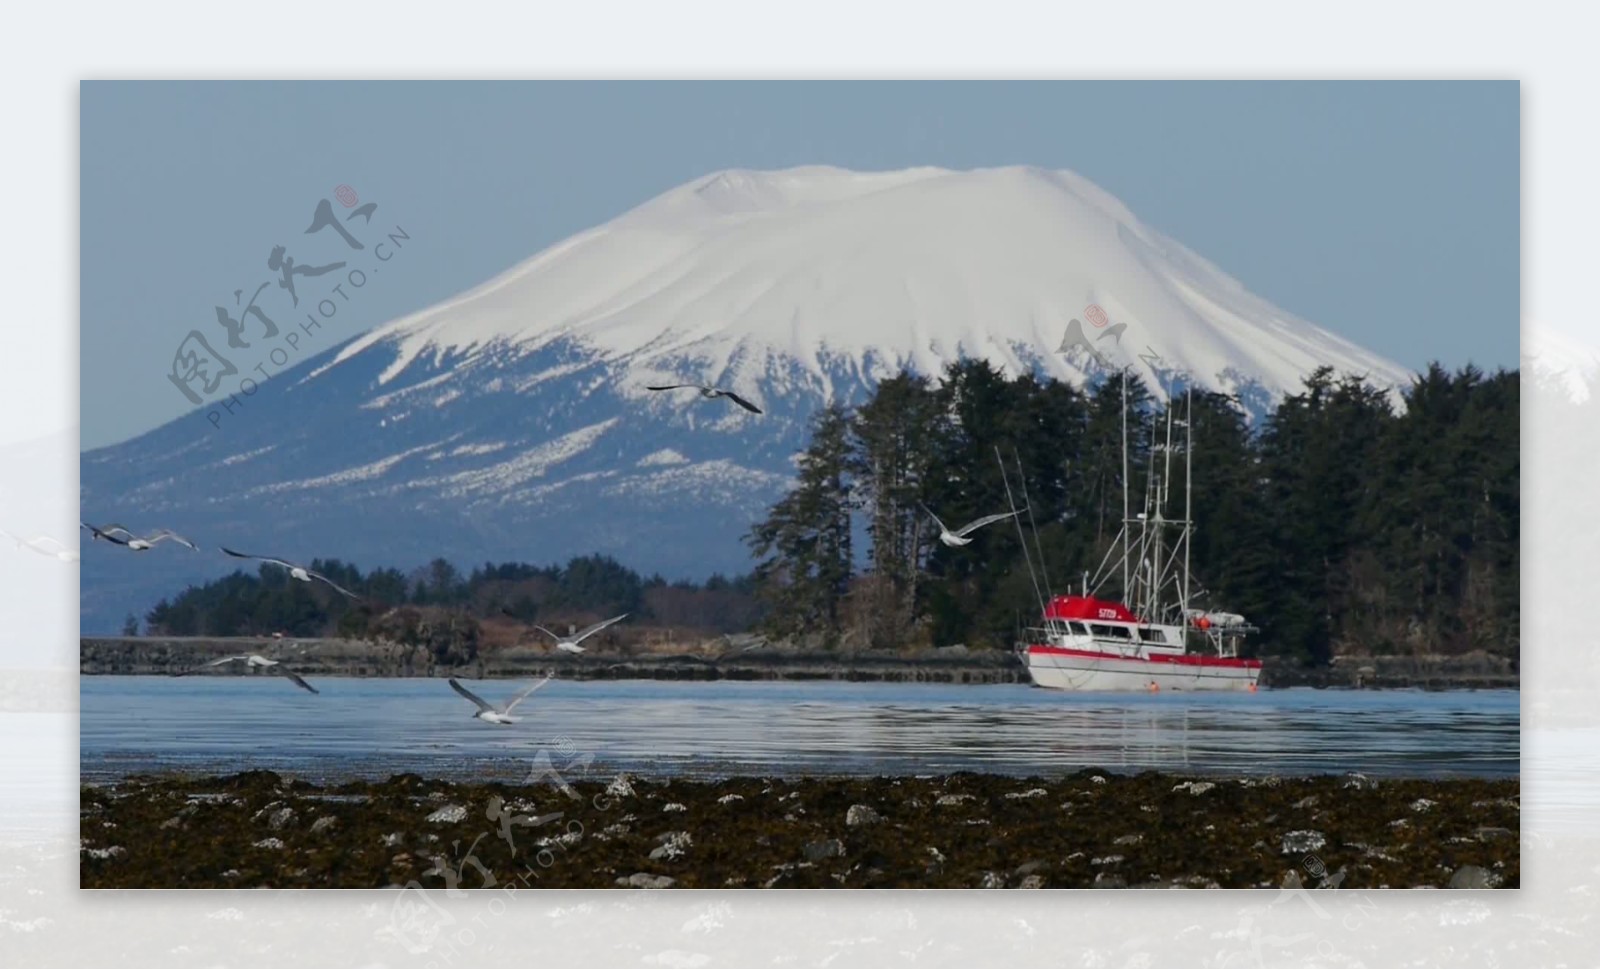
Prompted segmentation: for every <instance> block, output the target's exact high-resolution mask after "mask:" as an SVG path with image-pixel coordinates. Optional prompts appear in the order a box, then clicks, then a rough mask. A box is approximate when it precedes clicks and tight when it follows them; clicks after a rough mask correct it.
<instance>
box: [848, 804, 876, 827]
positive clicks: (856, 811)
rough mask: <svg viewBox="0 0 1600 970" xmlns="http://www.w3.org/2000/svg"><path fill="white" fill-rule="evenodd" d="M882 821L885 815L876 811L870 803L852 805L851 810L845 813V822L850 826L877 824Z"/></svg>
mask: <svg viewBox="0 0 1600 970" xmlns="http://www.w3.org/2000/svg"><path fill="white" fill-rule="evenodd" d="M881 821H883V816H882V815H879V814H878V813H877V812H876V811H874V810H873V808H872V806H870V805H851V806H850V810H849V811H848V812H845V815H844V824H845V825H848V826H849V827H850V828H856V827H857V826H861V825H876V824H877V823H879V822H881Z"/></svg>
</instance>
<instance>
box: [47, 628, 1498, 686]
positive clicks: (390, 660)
mask: <svg viewBox="0 0 1600 970" xmlns="http://www.w3.org/2000/svg"><path fill="white" fill-rule="evenodd" d="M239 653H264V654H267V655H268V656H275V657H282V658H283V659H285V660H286V661H292V663H293V665H294V669H295V670H297V671H298V672H300V673H302V674H304V675H306V676H308V677H309V676H325V677H326V676H344V677H467V678H471V679H479V680H481V679H491V678H516V677H526V676H529V675H530V674H535V673H538V674H543V673H547V672H551V671H554V672H555V674H556V676H558V677H563V678H566V679H569V680H746V681H749V680H836V681H858V682H874V681H876V682H894V683H940V684H1026V683H1029V682H1030V681H1029V678H1028V672H1027V670H1025V669H1024V668H1023V666H1022V664H1021V662H1020V661H1018V659H1017V658H1016V657H1015V656H1014V655H1012V654H1011V653H1008V652H1006V651H1001V650H968V649H966V648H965V647H944V648H938V649H934V650H926V651H921V652H920V653H916V654H902V653H892V652H855V653H844V654H840V653H817V652H801V651H795V650H788V649H782V648H777V647H770V646H766V647H762V648H760V649H745V650H740V651H737V652H725V653H722V654H706V653H696V652H678V653H653V654H651V653H628V654H622V653H615V654H612V653H603V652H600V651H591V652H589V653H585V654H582V655H577V656H574V655H572V654H565V653H557V652H554V651H551V650H548V649H545V648H537V647H513V648H508V649H500V650H493V651H488V652H485V653H484V654H482V655H480V657H479V658H478V659H477V660H476V661H474V662H472V663H470V664H464V665H460V666H443V665H439V664H436V663H434V662H433V660H432V658H430V657H429V656H427V654H426V653H425V652H423V651H422V650H420V649H411V648H407V647H402V646H398V645H394V644H374V643H368V642H365V641H354V640H307V639H281V640H280V639H270V638H253V637H234V638H205V637H194V638H176V637H173V638H163V637H84V638H83V639H82V640H80V642H79V672H80V673H82V674H86V675H97V674H123V675H167V674H172V673H175V672H178V671H184V670H189V669H191V668H193V667H195V666H196V665H198V664H203V663H205V662H206V661H208V660H214V659H216V658H219V657H224V656H228V655H230V654H239ZM199 673H204V674H206V675H212V676H236V675H239V674H240V673H241V671H240V670H235V669H231V668H228V667H224V668H219V669H217V670H214V671H200V672H199ZM1518 684H1519V677H1518V672H1517V671H1516V669H1515V668H1514V667H1513V666H1512V665H1510V664H1509V663H1507V662H1505V661H1497V660H1492V659H1486V658H1481V657H1474V658H1423V659H1415V658H1388V657H1382V658H1359V659H1353V660H1343V659H1341V661H1339V662H1336V663H1334V664H1333V665H1331V666H1329V667H1317V668H1304V667H1299V666H1295V665H1292V664H1287V663H1281V662H1278V661H1276V660H1274V659H1270V658H1269V659H1268V661H1267V662H1266V664H1265V666H1264V667H1263V668H1262V674H1261V685H1262V686H1263V687H1331V688H1424V689H1513V690H1514V689H1516V688H1517V687H1518Z"/></svg>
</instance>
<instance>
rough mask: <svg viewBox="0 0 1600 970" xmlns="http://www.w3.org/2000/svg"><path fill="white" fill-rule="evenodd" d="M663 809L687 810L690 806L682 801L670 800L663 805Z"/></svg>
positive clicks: (673, 810)
mask: <svg viewBox="0 0 1600 970" xmlns="http://www.w3.org/2000/svg"><path fill="white" fill-rule="evenodd" d="M661 810H662V811H663V812H687V811H688V810H689V806H687V805H685V804H684V803H682V802H669V803H668V804H666V805H663V806H661Z"/></svg>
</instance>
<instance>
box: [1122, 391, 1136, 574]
mask: <svg viewBox="0 0 1600 970" xmlns="http://www.w3.org/2000/svg"><path fill="white" fill-rule="evenodd" d="M1131 487H1132V485H1131V484H1130V483H1129V481H1128V369H1127V368H1126V367H1124V368H1123V369H1122V596H1123V599H1125V600H1131V599H1132V591H1133V587H1132V586H1131V585H1129V583H1128V489H1129V488H1131Z"/></svg>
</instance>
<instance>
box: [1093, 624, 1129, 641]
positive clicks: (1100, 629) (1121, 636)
mask: <svg viewBox="0 0 1600 970" xmlns="http://www.w3.org/2000/svg"><path fill="white" fill-rule="evenodd" d="M1089 629H1090V630H1091V631H1093V633H1094V634H1095V636H1100V637H1112V638H1114V639H1117V640H1127V639H1130V638H1131V637H1130V635H1129V633H1128V630H1127V628H1126V627H1120V626H1106V625H1105V624H1104V623H1092V624H1090V625H1089Z"/></svg>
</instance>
